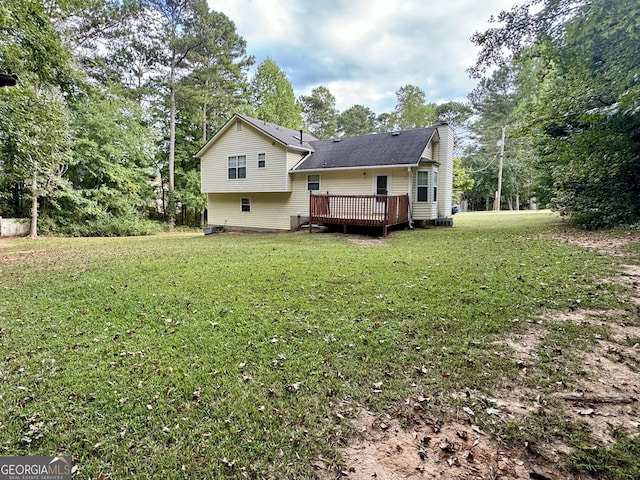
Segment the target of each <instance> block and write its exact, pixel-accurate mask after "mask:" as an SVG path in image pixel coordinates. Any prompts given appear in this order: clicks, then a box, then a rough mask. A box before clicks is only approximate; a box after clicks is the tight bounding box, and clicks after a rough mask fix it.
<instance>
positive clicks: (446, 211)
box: [434, 125, 453, 217]
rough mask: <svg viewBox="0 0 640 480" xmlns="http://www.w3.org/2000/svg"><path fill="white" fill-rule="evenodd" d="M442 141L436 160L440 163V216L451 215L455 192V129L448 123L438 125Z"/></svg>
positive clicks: (439, 143) (438, 146)
mask: <svg viewBox="0 0 640 480" xmlns="http://www.w3.org/2000/svg"><path fill="white" fill-rule="evenodd" d="M438 133H439V134H440V142H438V144H437V149H436V152H437V155H436V158H434V160H436V161H438V162H439V163H440V173H439V175H438V216H439V217H449V216H451V196H452V194H453V129H452V128H451V127H450V126H448V125H440V126H438Z"/></svg>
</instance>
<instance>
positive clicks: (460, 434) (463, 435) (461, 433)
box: [456, 430, 469, 441]
mask: <svg viewBox="0 0 640 480" xmlns="http://www.w3.org/2000/svg"><path fill="white" fill-rule="evenodd" d="M456 435H457V436H458V438H461V439H462V440H465V441H466V440H467V439H468V438H469V436H468V435H467V432H465V431H464V430H459V431H457V432H456Z"/></svg>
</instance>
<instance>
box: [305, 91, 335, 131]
mask: <svg viewBox="0 0 640 480" xmlns="http://www.w3.org/2000/svg"><path fill="white" fill-rule="evenodd" d="M299 102H300V104H301V105H302V118H303V119H304V125H305V127H306V128H307V130H309V132H311V134H312V135H313V136H314V137H316V138H318V139H321V140H323V139H327V138H332V137H334V136H336V132H337V130H338V110H337V109H336V97H334V96H333V94H332V93H331V92H330V91H329V89H328V88H326V87H322V86H320V87H316V88H314V89H313V90H311V95H302V96H301V97H300V98H299Z"/></svg>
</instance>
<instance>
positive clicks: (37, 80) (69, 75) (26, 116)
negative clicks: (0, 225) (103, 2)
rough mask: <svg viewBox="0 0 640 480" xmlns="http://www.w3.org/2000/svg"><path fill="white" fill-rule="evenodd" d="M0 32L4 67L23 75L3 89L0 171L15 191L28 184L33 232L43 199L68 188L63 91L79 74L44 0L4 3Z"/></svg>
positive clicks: (67, 136)
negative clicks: (45, 6) (65, 181)
mask: <svg viewBox="0 0 640 480" xmlns="http://www.w3.org/2000/svg"><path fill="white" fill-rule="evenodd" d="M0 37H1V38H2V41H0V71H3V72H7V73H13V74H16V75H17V76H18V77H19V79H20V85H19V86H18V87H13V88H12V89H11V90H9V91H6V89H2V91H1V92H0V97H2V98H0V140H1V141H0V148H1V149H2V155H1V157H2V163H0V171H2V172H3V173H4V174H5V175H3V176H4V177H5V179H4V186H5V187H9V188H11V189H13V191H14V192H19V191H21V187H20V186H21V185H29V187H30V192H31V202H30V203H31V230H30V235H31V236H33V237H35V236H37V234H38V212H39V201H40V200H42V201H46V200H53V198H54V195H55V194H56V193H57V192H59V190H60V188H61V187H64V179H63V178H62V173H63V172H64V169H65V165H66V164H67V162H68V153H69V146H70V131H69V124H70V121H69V116H68V110H67V107H66V103H65V97H64V95H63V90H65V91H67V92H68V91H70V90H72V88H71V87H72V85H73V84H74V83H75V81H76V78H77V76H76V74H75V72H74V69H73V67H72V59H71V55H70V53H69V51H68V49H67V48H66V47H65V46H64V44H63V42H62V39H61V38H60V35H59V33H58V32H57V31H56V30H55V28H54V26H53V24H52V22H51V20H50V18H49V15H48V13H47V11H46V10H45V8H44V5H43V4H42V2H39V1H36V0H9V1H8V2H5V3H3V5H2V6H1V7H0ZM6 177H8V179H7V178H6ZM16 203H18V204H20V203H21V199H19V198H18V199H16Z"/></svg>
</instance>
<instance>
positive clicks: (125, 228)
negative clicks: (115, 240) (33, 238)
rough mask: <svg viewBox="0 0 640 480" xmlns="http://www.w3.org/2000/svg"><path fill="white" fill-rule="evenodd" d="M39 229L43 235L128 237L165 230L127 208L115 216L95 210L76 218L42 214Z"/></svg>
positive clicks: (153, 233)
mask: <svg viewBox="0 0 640 480" xmlns="http://www.w3.org/2000/svg"><path fill="white" fill-rule="evenodd" d="M40 225H41V226H40V231H41V233H43V234H45V235H58V236H66V237H129V236H139V235H155V234H157V233H160V232H162V231H164V230H165V228H166V227H165V226H164V225H162V224H160V223H158V222H154V221H151V220H149V219H148V218H146V217H145V216H144V215H143V214H141V213H139V212H137V211H135V210H133V209H129V210H128V211H126V212H120V214H119V215H118V216H115V215H113V214H111V213H109V212H107V211H103V210H97V211H96V212H95V215H93V216H90V217H88V216H87V217H85V218H84V220H83V221H81V222H80V221H78V220H77V218H69V219H68V218H65V217H61V216H56V217H50V216H44V217H42V218H41V220H40Z"/></svg>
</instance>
